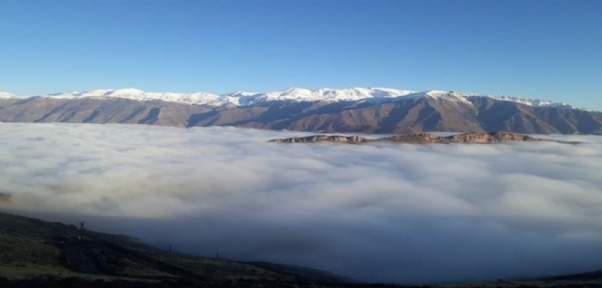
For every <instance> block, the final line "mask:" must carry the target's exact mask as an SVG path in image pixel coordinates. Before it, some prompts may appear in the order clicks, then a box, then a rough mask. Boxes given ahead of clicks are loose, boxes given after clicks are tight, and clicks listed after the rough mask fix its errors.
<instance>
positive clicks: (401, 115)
mask: <svg viewBox="0 0 602 288" xmlns="http://www.w3.org/2000/svg"><path fill="white" fill-rule="evenodd" d="M239 94H240V93H239ZM243 97H246V96H243ZM406 97H407V96H404V97H400V98H401V99H398V98H391V99H387V101H367V100H361V101H294V100H281V101H268V102H258V103H256V104H253V105H246V106H236V105H225V106H211V105H190V104H186V103H177V102H169V101H160V100H159V101H140V100H132V99H124V98H108V99H98V98H97V97H83V98H75V99H61V98H52V97H50V98H48V97H29V98H15V97H12V98H4V99H0V122H33V123H38V122H41V123H45V122H64V123H97V124H103V123H122V124H150V125H162V126H175V127H207V126H235V127H244V128H256V129H267V130H294V131H307V132H331V133H333V132H356V133H376V134H412V133H421V132H491V131H508V132H512V133H522V134H594V135H602V112H595V111H587V110H581V109H572V108H568V107H564V106H558V107H554V106H543V107H534V106H529V105H526V104H521V103H518V102H512V101H502V100H497V99H494V98H491V97H480V96H470V97H458V95H456V94H454V93H453V92H452V93H447V92H441V91H439V92H433V93H431V94H429V95H426V97H413V98H412V97H410V98H406Z"/></svg>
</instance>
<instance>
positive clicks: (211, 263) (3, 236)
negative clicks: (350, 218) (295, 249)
mask: <svg viewBox="0 0 602 288" xmlns="http://www.w3.org/2000/svg"><path fill="white" fill-rule="evenodd" d="M296 269H299V271H300V273H297V272H296V271H295V270H296ZM308 272H311V273H308ZM0 277H6V278H10V279H13V280H14V279H33V278H37V279H38V280H39V279H40V277H42V279H50V280H52V279H55V280H57V281H58V280H59V279H60V278H69V277H75V278H81V279H84V280H86V281H87V280H90V281H95V280H98V279H101V280H104V281H109V280H119V279H121V280H130V281H131V280H136V281H144V282H148V281H167V282H170V281H173V280H178V281H181V280H182V279H188V280H189V281H198V282H215V283H221V282H223V281H235V282H237V281H242V282H245V281H250V282H258V283H264V282H265V283H272V282H276V283H297V282H304V281H307V282H323V283H330V282H341V281H342V278H340V277H338V276H336V275H333V274H330V273H326V272H322V271H318V270H308V269H306V268H300V267H295V266H282V267H281V268H280V265H278V264H270V265H252V264H248V263H242V262H235V261H229V260H218V259H211V258H201V257H194V256H189V255H183V254H178V253H169V252H166V251H162V250H159V249H156V248H153V247H151V246H148V245H145V244H143V243H141V242H139V241H137V240H136V239H133V238H131V237H128V236H125V235H112V234H105V233H99V232H93V231H85V230H81V229H79V228H77V227H75V226H73V225H65V224H62V223H51V222H45V221H41V220H37V219H31V218H26V217H21V216H15V215H11V214H5V213H0ZM53 281H54V280H53ZM82 281H83V280H82ZM0 287H5V286H1V285H0Z"/></svg>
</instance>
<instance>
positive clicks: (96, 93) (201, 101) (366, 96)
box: [0, 87, 573, 108]
mask: <svg viewBox="0 0 602 288" xmlns="http://www.w3.org/2000/svg"><path fill="white" fill-rule="evenodd" d="M10 97H14V95H12V94H10V93H6V92H0V98H10ZM40 97H47V98H55V99H77V98H91V97H94V98H100V99H108V98H124V99H132V100H139V101H152V100H161V101H168V102H178V103H186V104H196V105H209V106H226V105H234V106H248V105H254V104H259V103H264V102H270V101H295V102H307V101H333V102H336V101H370V102H382V101H389V100H403V99H412V98H421V97H428V98H445V99H446V100H452V101H454V100H455V101H461V102H468V100H467V98H468V97H489V98H492V99H496V100H502V101H511V102H517V103H521V104H525V105H529V106H533V107H571V108H573V107H572V106H570V105H568V104H566V103H557V102H554V101H549V100H543V99H528V98H520V97H512V96H495V95H479V94H473V93H461V92H455V91H440V90H429V91H423V92H417V91H412V90H401V89H392V88H374V87H367V88H362V87H354V88H349V89H330V88H319V89H303V88H288V89H285V90H279V91H272V92H267V93H258V92H245V91H237V92H233V93H228V94H223V95H216V94H211V93H206V92H197V93H173V92H163V93H157V92H145V91H141V90H138V89H134V88H127V89H99V90H91V91H85V92H63V93H56V94H47V95H40Z"/></svg>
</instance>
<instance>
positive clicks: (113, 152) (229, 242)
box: [0, 123, 602, 283]
mask: <svg viewBox="0 0 602 288" xmlns="http://www.w3.org/2000/svg"><path fill="white" fill-rule="evenodd" d="M0 131H1V132H2V135H3V137H2V138H0V187H1V188H0V189H1V191H0V193H2V194H1V195H12V196H11V197H10V200H11V201H10V202H8V201H5V200H0V208H5V209H11V210H18V211H23V212H25V213H45V215H46V217H50V218H52V217H55V218H56V217H59V216H58V215H63V216H65V215H67V216H65V217H67V218H65V219H75V220H74V221H76V220H79V219H82V218H85V219H86V220H87V223H88V225H89V226H90V228H91V229H96V230H102V231H107V232H118V233H125V234H129V235H132V236H136V237H140V238H142V239H145V240H147V241H149V242H151V243H155V244H159V245H164V244H167V243H169V245H172V246H173V247H176V248H177V249H179V250H180V251H183V252H189V253H195V254H199V255H206V256H211V255H214V254H215V253H216V252H220V255H223V256H225V257H227V258H232V259H237V260H262V261H274V262H281V263H289V264H297V265H305V266H310V267H314V268H318V269H325V270H328V271H331V272H334V273H339V274H342V275H345V276H348V277H352V278H355V279H359V280H365V281H380V282H403V283H426V282H440V281H477V280H496V279H498V278H511V277H530V276H542V275H553V274H562V273H572V272H584V271H587V270H593V269H600V268H602V257H600V256H602V137H595V136H554V137H555V138H560V139H562V140H571V141H574V140H577V141H584V142H586V143H584V144H581V145H577V146H575V145H565V144H558V143H511V144H498V145H461V144H459V145H393V144H374V145H336V144H275V143H267V142H266V141H267V140H269V139H272V138H281V137H289V136H294V135H303V133H296V132H295V133H293V132H286V133H285V132H275V131H257V130H244V129H235V128H220V127H212V128H194V129H181V128H163V127H157V126H130V125H86V124H75V125H66V124H9V123H0ZM9 193H10V194H9ZM0 198H2V197H0ZM2 199H4V198H2ZM6 199H8V197H6ZM52 215H55V216H52Z"/></svg>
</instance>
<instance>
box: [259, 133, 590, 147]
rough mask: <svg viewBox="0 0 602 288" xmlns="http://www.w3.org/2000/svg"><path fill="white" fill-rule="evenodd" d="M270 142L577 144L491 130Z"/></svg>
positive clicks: (313, 138) (304, 138)
mask: <svg viewBox="0 0 602 288" xmlns="http://www.w3.org/2000/svg"><path fill="white" fill-rule="evenodd" d="M270 142H275V143H324V142H326V143H344V144H363V143H397V144H452V143H460V144H496V143H502V142H557V143H564V144H578V142H564V141H554V140H548V139H540V138H534V137H531V136H527V135H521V134H514V133H509V132H491V133H479V132H474V133H464V134H458V135H451V136H436V135H433V134H427V133H419V134H406V135H396V136H391V137H384V138H377V139H370V138H364V137H360V136H342V135H312V136H306V137H291V138H282V139H273V140H270Z"/></svg>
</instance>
